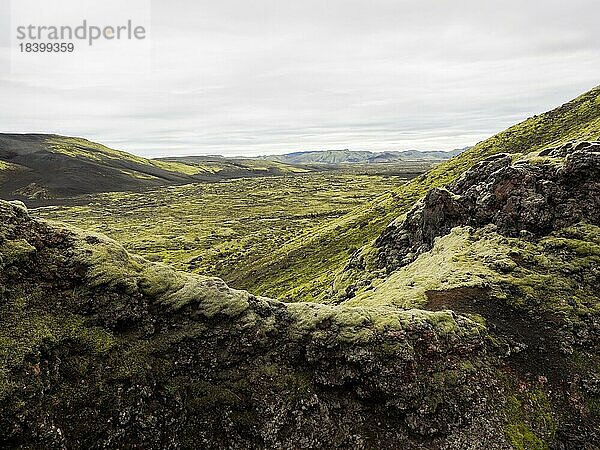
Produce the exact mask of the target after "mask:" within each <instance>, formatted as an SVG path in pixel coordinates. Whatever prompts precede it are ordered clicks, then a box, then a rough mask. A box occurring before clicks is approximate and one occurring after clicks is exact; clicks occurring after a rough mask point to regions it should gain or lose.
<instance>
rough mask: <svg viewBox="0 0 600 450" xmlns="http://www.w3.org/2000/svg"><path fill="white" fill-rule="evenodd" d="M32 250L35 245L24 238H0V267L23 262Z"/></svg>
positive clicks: (33, 250)
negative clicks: (3, 239)
mask: <svg viewBox="0 0 600 450" xmlns="http://www.w3.org/2000/svg"><path fill="white" fill-rule="evenodd" d="M34 252H35V247H33V246H32V245H31V244H29V242H27V241H26V240H25V239H15V240H5V241H4V242H1V240H0V267H6V266H8V265H11V264H16V263H19V262H23V261H24V260H25V259H26V258H27V257H28V256H29V255H31V254H32V253H34Z"/></svg>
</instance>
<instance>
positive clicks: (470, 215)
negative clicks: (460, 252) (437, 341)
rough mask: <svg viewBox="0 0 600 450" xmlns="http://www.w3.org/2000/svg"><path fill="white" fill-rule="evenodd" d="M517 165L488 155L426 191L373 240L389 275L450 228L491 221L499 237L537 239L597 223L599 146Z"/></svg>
mask: <svg viewBox="0 0 600 450" xmlns="http://www.w3.org/2000/svg"><path fill="white" fill-rule="evenodd" d="M540 156H541V157H542V158H533V159H528V160H523V161H517V162H515V163H514V164H513V163H512V159H511V156H510V155H507V154H498V155H494V156H492V157H490V158H488V159H486V160H484V161H481V162H480V163H478V164H476V165H475V166H474V167H473V168H471V169H470V170H469V171H468V172H466V173H465V174H464V175H463V176H462V177H461V178H459V179H458V180H457V181H455V182H454V183H452V184H450V185H448V186H447V187H446V188H445V189H443V188H441V189H433V190H431V191H430V192H429V193H428V194H427V195H426V196H425V198H424V199H423V200H422V201H420V202H419V203H417V204H416V205H415V206H414V207H413V209H412V210H411V211H409V212H408V214H407V215H406V218H405V219H404V220H402V221H397V222H394V223H392V224H391V225H390V226H389V227H388V228H387V229H386V230H385V231H384V232H383V233H382V235H381V236H380V237H379V238H378V239H377V241H376V246H377V247H378V248H379V264H380V267H382V268H386V269H387V270H388V272H391V271H394V270H396V269H397V268H399V267H402V266H404V265H406V264H409V263H410V262H412V261H413V260H414V259H415V258H416V257H417V256H418V255H419V254H421V253H423V252H425V251H428V250H430V249H431V247H432V245H433V241H434V239H435V238H436V237H438V236H444V235H446V234H447V233H449V232H450V230H451V229H452V228H454V227H456V226H461V225H468V226H473V227H482V226H484V225H487V224H495V225H496V226H497V227H498V232H500V233H502V234H504V235H506V236H514V237H517V236H523V237H526V236H543V235H546V234H548V233H550V232H552V231H554V230H557V229H560V228H563V227H566V226H569V225H572V224H574V223H577V222H580V221H582V220H583V221H587V222H589V223H591V224H598V223H600V142H579V143H568V144H565V145H562V146H559V147H556V148H549V149H546V150H544V151H542V152H541V153H540Z"/></svg>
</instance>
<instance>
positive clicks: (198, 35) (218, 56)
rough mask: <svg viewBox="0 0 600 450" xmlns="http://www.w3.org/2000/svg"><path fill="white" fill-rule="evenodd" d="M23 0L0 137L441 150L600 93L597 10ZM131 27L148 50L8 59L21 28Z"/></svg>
mask: <svg viewBox="0 0 600 450" xmlns="http://www.w3.org/2000/svg"><path fill="white" fill-rule="evenodd" d="M23 1H24V0H13V4H12V5H11V3H10V0H0V99H1V100H2V102H1V107H0V124H1V126H0V131H3V132H40V133H56V134H64V135H70V136H80V137H85V138H88V139H90V140H94V141H97V142H101V143H103V144H105V145H108V146H111V147H114V148H118V149H121V150H126V151H130V152H132V153H135V154H138V155H142V156H147V157H158V156H171V155H192V154H197V155H202V154H223V155H248V156H250V155H259V154H261V155H263V154H271V153H286V152H292V151H301V150H324V149H351V150H372V151H384V150H408V149H417V150H451V149H454V148H460V147H464V146H468V145H473V144H475V143H477V142H478V141H481V140H483V139H485V138H487V137H489V136H491V135H493V134H494V133H496V132H498V131H501V130H503V129H505V128H506V127H508V126H510V125H512V124H514V123H517V122H519V121H521V120H524V119H526V118H527V117H530V116H532V115H534V114H539V113H542V112H544V111H547V110H549V109H552V108H554V107H556V106H559V105H560V104H562V103H565V102H566V101H568V100H570V99H572V98H574V97H576V96H577V95H579V94H581V93H583V92H585V91H587V90H589V89H591V88H593V87H595V86H596V85H598V84H600V80H599V78H600V77H599V75H600V34H599V33H598V31H597V20H598V17H600V2H598V1H597V0H570V1H568V2H567V1H564V0H560V1H559V0H545V1H543V2H538V1H523V0H520V1H514V0H503V1H502V2H491V1H489V2H482V1H481V0H477V1H474V0H455V1H453V2H448V1H447V0H435V1H434V0H418V1H417V0H413V1H404V0H368V1H367V0H360V1H358V0H319V1H316V0H302V1H300V0H294V1H291V0H253V1H247V0H220V1H218V2H216V1H203V0H201V1H198V0H152V1H151V0H135V1H133V0H132V1H129V2H122V1H121V2H118V1H116V0H115V1H114V2H112V3H111V1H110V0H109V1H105V2H97V1H92V0H77V2H76V3H77V5H78V6H74V0H64V1H61V0H55V1H52V2H48V1H46V0H27V1H28V2H29V3H30V5H29V6H28V7H27V9H26V11H25V12H23V10H22V9H23V8H24V7H22V6H18V8H21V11H16V12H15V8H16V7H17V6H15V3H16V2H19V4H18V5H24V4H25V3H22V2H23ZM32 2H33V3H35V5H31V3H32ZM101 4H102V5H104V6H100V5H101ZM124 4H127V5H130V6H129V10H126V11H123V10H122V9H123V8H127V7H124V6H123V5H124ZM119 5H120V6H119ZM11 6H12V8H11ZM32 6H36V7H32ZM18 8H17V9H18ZM78 8H79V9H78ZM102 8H104V9H103V10H102V11H100V9H102ZM50 10H52V11H50ZM118 10H121V11H118ZM33 11H36V13H35V15H34V13H33ZM40 11H41V12H40ZM23 14H31V17H25V16H24V15H23ZM44 14H47V15H48V16H47V17H46V16H44ZM126 15H129V16H130V18H131V19H133V20H134V21H135V22H136V23H142V24H144V26H146V28H147V29H148V37H147V39H146V40H145V41H144V42H137V43H135V42H134V43H130V42H127V43H125V42H116V41H113V42H102V43H98V44H97V45H96V44H94V46H93V48H89V49H86V48H83V46H81V45H80V43H78V44H77V45H78V46H80V47H82V48H81V52H78V51H76V52H74V53H73V54H71V55H44V57H43V58H42V57H39V58H38V57H36V58H37V59H34V58H30V59H29V60H27V61H23V60H21V59H19V58H23V57H24V56H22V55H17V54H16V53H15V49H16V45H17V42H16V41H15V40H14V35H15V27H16V26H17V25H19V24H23V23H24V22H23V21H25V20H30V21H32V22H33V21H37V22H35V23H38V22H43V21H44V20H47V21H51V20H63V19H57V17H58V18H65V17H68V19H66V18H65V19H64V20H73V21H74V23H76V22H77V21H78V20H80V19H82V18H85V17H87V18H88V19H89V18H92V19H95V20H96V21H100V22H102V21H105V22H106V23H112V22H111V21H113V22H115V23H116V22H118V21H120V20H122V19H123V18H125V17H126ZM47 23H50V22H47ZM29 56H30V55H29Z"/></svg>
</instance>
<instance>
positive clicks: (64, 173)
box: [0, 133, 462, 204]
mask: <svg viewBox="0 0 600 450" xmlns="http://www.w3.org/2000/svg"><path fill="white" fill-rule="evenodd" d="M461 151H462V150H456V151H453V152H417V151H409V152H381V153H373V152H367V151H360V152H359V151H350V150H327V151H311V152H296V153H289V154H286V155H271V156H263V157H253V158H243V157H237V158H228V157H222V156H184V157H170V158H157V159H147V158H143V157H140V156H136V155H132V154H130V153H127V152H123V151H119V150H114V149H112V148H109V147H106V146H104V145H102V144H98V143H95V142H91V141H88V140H87V139H81V138H76V137H66V136H58V135H50V134H2V133H0V197H1V198H5V199H10V200H27V201H28V203H29V204H32V202H33V204H36V203H45V202H46V201H47V200H50V199H57V198H66V197H73V196H77V195H82V194H90V193H96V192H111V191H137V190H144V189H148V188H152V187H157V186H164V185H174V184H187V183H195V182H202V181H219V180H223V179H232V178H244V177H259V176H277V175H289V174H299V173H306V172H313V171H323V170H332V169H334V168H335V166H336V165H343V164H349V163H362V164H371V163H396V164H398V165H399V166H402V167H398V172H402V173H422V172H424V171H426V170H428V169H429V168H430V167H431V166H432V165H433V164H435V163H437V162H441V161H443V160H446V159H449V158H450V157H452V156H454V155H456V154H458V153H460V152H461ZM357 166H358V164H357ZM363 167H364V166H363ZM373 167H376V166H373ZM380 167H384V166H383V165H381V166H380ZM385 167H387V166H385ZM344 170H349V169H344Z"/></svg>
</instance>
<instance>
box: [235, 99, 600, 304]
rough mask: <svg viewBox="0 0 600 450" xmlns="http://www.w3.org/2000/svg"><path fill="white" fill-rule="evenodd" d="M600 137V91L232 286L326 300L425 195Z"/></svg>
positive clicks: (338, 223) (287, 251)
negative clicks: (495, 167)
mask: <svg viewBox="0 0 600 450" xmlns="http://www.w3.org/2000/svg"><path fill="white" fill-rule="evenodd" d="M598 137H600V87H596V88H594V89H592V90H591V91H589V92H587V93H585V94H583V95H581V96H579V97H577V98H576V99H574V100H572V101H570V102H568V103H566V104H564V105H562V106H560V107H558V108H556V109H554V110H552V111H549V112H547V113H544V114H541V115H538V116H535V117H532V118H529V119H527V120H525V121H523V122H521V123H519V124H517V125H514V126H512V127H510V128H509V129H507V130H505V131H503V132H501V133H499V134H497V135H495V136H493V137H491V138H489V139H487V140H485V141H483V142H480V143H478V144H477V145H476V146H474V147H473V148H471V149H470V150H468V151H466V152H465V153H463V154H461V155H459V156H457V157H455V158H453V159H451V160H450V161H447V162H445V163H442V164H440V165H438V166H436V167H435V168H434V169H432V170H430V171H429V172H428V173H426V174H424V175H422V176H420V177H418V178H415V179H413V180H412V181H410V182H408V183H407V184H406V185H404V186H402V187H400V188H398V189H397V190H396V191H394V192H392V193H389V194H385V195H382V196H381V197H380V198H378V199H377V200H375V201H373V202H371V203H369V204H367V205H365V206H361V207H359V208H357V209H356V210H354V211H352V212H351V213H349V214H347V215H346V216H344V217H342V218H340V219H336V220H334V221H332V222H330V223H328V224H326V225H324V226H322V227H320V228H319V229H317V230H315V231H314V232H313V233H312V234H311V235H310V236H309V237H306V236H303V237H301V238H299V239H296V240H292V241H290V242H288V243H287V244H286V245H285V246H283V247H282V248H280V249H277V250H276V251H274V252H273V253H272V254H270V255H269V256H268V257H266V258H264V259H263V260H261V261H259V262H257V263H256V264H253V265H251V266H249V267H246V268H242V269H241V270H240V271H239V274H238V276H237V277H236V278H235V279H232V280H230V282H231V283H232V284H235V285H236V286H241V287H243V288H244V289H248V290H250V291H252V292H256V293H258V294H261V295H268V296H271V297H277V298H282V299H286V300H306V301H319V300H323V298H325V297H326V296H327V295H328V292H329V291H330V288H331V284H332V280H333V279H334V278H335V275H336V274H337V273H338V272H339V271H340V270H341V269H342V268H343V266H344V265H345V264H346V262H347V261H348V259H349V257H350V256H351V255H352V254H353V253H354V252H355V251H356V250H357V249H359V248H360V247H362V246H363V245H365V244H367V243H368V242H369V241H371V240H373V239H375V238H376V237H377V236H378V235H379V233H380V232H381V230H382V229H383V228H384V227H385V226H387V225H388V224H389V223H390V222H391V221H392V220H394V219H395V218H397V217H398V216H401V215H402V214H404V213H406V212H407V211H408V209H409V208H410V207H411V206H412V205H413V204H414V202H416V201H417V200H418V199H420V198H421V197H423V196H424V195H425V193H426V192H427V191H428V190H429V189H431V188H435V187H439V186H443V185H445V184H447V183H449V182H451V181H452V180H454V179H456V178H457V177H458V176H460V175H461V174H462V173H464V172H465V171H466V170H467V169H469V168H470V167H472V166H473V165H474V164H476V163H477V162H479V161H481V160H483V159H485V158H486V157H488V156H490V155H493V154H496V153H502V152H506V153H513V154H518V153H527V152H530V151H535V150H540V149H543V148H545V147H548V146H552V145H554V144H559V143H561V142H565V141H569V140H594V139H597V138H598Z"/></svg>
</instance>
